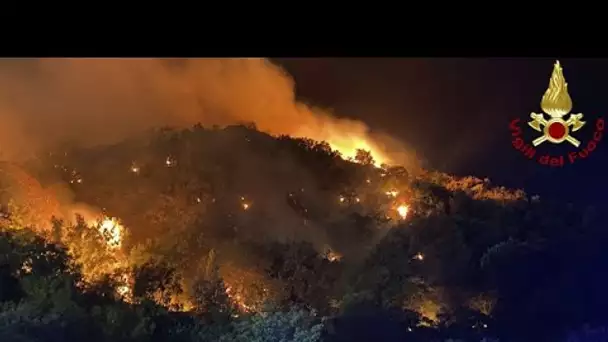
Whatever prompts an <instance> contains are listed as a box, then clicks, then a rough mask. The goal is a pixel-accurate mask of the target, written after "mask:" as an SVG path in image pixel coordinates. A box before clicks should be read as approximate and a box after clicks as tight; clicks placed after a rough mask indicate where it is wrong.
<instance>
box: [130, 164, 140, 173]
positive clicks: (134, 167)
mask: <svg viewBox="0 0 608 342" xmlns="http://www.w3.org/2000/svg"><path fill="white" fill-rule="evenodd" d="M131 172H133V173H139V166H137V164H135V163H133V164H131Z"/></svg>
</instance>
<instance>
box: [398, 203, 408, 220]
mask: <svg viewBox="0 0 608 342" xmlns="http://www.w3.org/2000/svg"><path fill="white" fill-rule="evenodd" d="M408 211H409V206H407V205H406V204H402V205H400V206H398V207H397V213H398V214H399V216H400V217H401V218H402V219H406V218H407V213H408Z"/></svg>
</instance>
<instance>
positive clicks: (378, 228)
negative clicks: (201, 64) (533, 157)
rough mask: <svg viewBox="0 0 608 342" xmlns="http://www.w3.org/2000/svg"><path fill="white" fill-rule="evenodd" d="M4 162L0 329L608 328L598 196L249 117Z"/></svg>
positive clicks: (236, 333)
mask: <svg viewBox="0 0 608 342" xmlns="http://www.w3.org/2000/svg"><path fill="white" fill-rule="evenodd" d="M18 170H25V171H18ZM0 171H3V172H0V176H1V177H0V200H2V201H3V203H1V204H2V210H1V211H2V216H1V217H0V224H1V225H2V233H1V235H0V267H1V269H0V301H1V302H2V307H1V312H0V341H28V342H29V341H67V340H75V341H77V340H85V339H86V340H87V341H90V342H95V341H100V342H101V341H112V342H119V341H310V342H312V341H330V342H331V341H336V342H337V341H444V340H447V339H449V338H452V339H461V340H463V341H481V340H482V339H483V338H486V339H490V338H492V339H500V341H528V340H529V341H561V340H564V341H565V340H566V339H567V338H568V336H570V338H578V339H575V340H576V341H586V340H585V339H584V338H591V337H585V335H592V334H595V335H594V336H595V337H594V338H598V337H597V336H598V335H601V334H603V335H601V336H608V335H607V334H606V333H604V332H603V330H602V329H601V328H597V327H602V326H603V325H604V324H605V323H606V321H607V320H608V314H607V313H606V310H605V308H606V307H607V305H608V294H607V292H606V288H608V278H607V276H605V275H604V274H603V273H602V272H601V270H602V269H603V267H602V266H603V265H606V264H608V249H606V248H605V246H606V245H607V242H608V234H607V233H606V232H605V230H604V228H605V227H604V226H605V224H604V222H605V219H603V218H602V214H603V213H604V212H603V208H590V207H588V208H578V207H574V206H572V205H569V204H568V203H567V202H565V201H564V200H563V199H552V200H548V199H544V198H538V197H537V196H531V195H527V194H525V193H524V192H523V191H520V190H509V189H505V188H502V187H498V186H494V185H493V184H491V182H490V180H487V179H486V180H483V179H477V178H475V177H466V178H456V177H451V176H449V175H445V174H441V173H437V172H430V171H427V170H419V169H413V168H410V169H407V168H405V167H400V166H389V165H382V166H381V167H378V166H376V165H375V163H374V160H373V156H372V155H371V154H370V153H369V152H366V151H363V150H361V151H359V153H358V154H357V157H356V158H355V159H354V160H344V159H342V157H341V155H340V154H339V153H338V152H336V151H332V149H331V148H330V147H329V145H328V144H327V143H322V142H316V141H312V140H306V139H296V138H291V137H287V136H282V137H278V138H275V137H272V136H269V135H267V134H264V133H261V132H259V131H257V130H256V129H255V127H253V126H251V127H249V126H247V127H246V126H229V127H226V128H223V129H220V128H203V127H202V126H195V127H193V128H192V129H189V130H181V131H177V130H175V131H174V130H170V129H162V130H157V131H153V132H149V133H148V134H145V135H142V136H138V137H133V138H132V139H131V140H128V141H124V142H121V143H119V144H117V145H113V146H103V147H96V148H89V149H67V148H66V149H65V150H61V151H49V152H48V153H46V154H44V155H43V156H41V157H39V158H38V159H37V160H32V161H31V162H30V163H28V164H24V165H18V166H17V165H12V164H8V163H3V164H2V165H0ZM20 172H23V174H21V173H20ZM29 175H31V177H32V179H36V181H33V180H29V178H28V177H30V176H29ZM58 180H61V181H62V183H63V184H69V189H64V188H58V187H57V183H58ZM34 182H39V183H40V184H35V185H31V184H33V183H34ZM34 187H35V188H36V189H38V188H40V190H36V191H44V194H45V196H47V195H48V196H49V198H48V199H47V198H46V197H44V196H42V195H36V196H34V195H33V194H34V190H32V189H34ZM23 189H29V190H28V191H23ZM68 190H69V191H68ZM51 194H52V195H51ZM33 197H35V198H36V199H37V200H32V198H33ZM43 197H44V200H40V198H43ZM66 203H70V208H71V209H70V210H68V211H66V210H63V209H62V208H63V207H65V204H66ZM66 212H67V214H66ZM96 212H101V213H103V217H104V219H100V220H95V219H94V216H95V213H96ZM36 213H44V214H43V216H45V217H46V216H48V213H53V215H54V216H55V217H54V219H53V220H51V218H50V217H49V220H48V222H49V223H48V224H36V222H40V217H39V216H40V215H38V216H36V215H33V214H36ZM55 213H56V215H55ZM76 214H77V215H76ZM33 216H36V220H33V219H32V217H33ZM45 222H46V221H45ZM590 329H598V330H594V331H591V330H590ZM599 338H600V340H603V339H602V337H599ZM594 341H595V340H594Z"/></svg>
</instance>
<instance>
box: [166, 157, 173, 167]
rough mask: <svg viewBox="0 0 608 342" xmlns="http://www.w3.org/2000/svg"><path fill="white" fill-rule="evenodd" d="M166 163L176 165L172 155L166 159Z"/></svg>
mask: <svg viewBox="0 0 608 342" xmlns="http://www.w3.org/2000/svg"><path fill="white" fill-rule="evenodd" d="M165 165H167V166H173V165H175V161H174V160H173V159H172V158H171V157H167V159H165Z"/></svg>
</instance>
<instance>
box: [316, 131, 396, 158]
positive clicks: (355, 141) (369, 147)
mask: <svg viewBox="0 0 608 342" xmlns="http://www.w3.org/2000/svg"><path fill="white" fill-rule="evenodd" d="M334 133H335V134H333V135H332V136H331V137H330V138H328V139H327V143H328V144H329V146H331V148H332V149H333V150H336V151H338V152H340V154H342V157H343V158H344V159H353V160H354V159H355V157H356V156H357V150H365V151H369V152H370V153H371V155H372V157H373V158H374V166H376V167H380V165H382V164H386V163H388V162H389V159H388V157H386V156H385V155H384V154H383V153H381V152H380V151H379V149H378V148H376V147H375V146H374V145H373V144H372V143H370V142H368V141H366V140H365V139H364V138H361V137H352V136H349V135H348V134H340V133H337V132H334Z"/></svg>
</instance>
